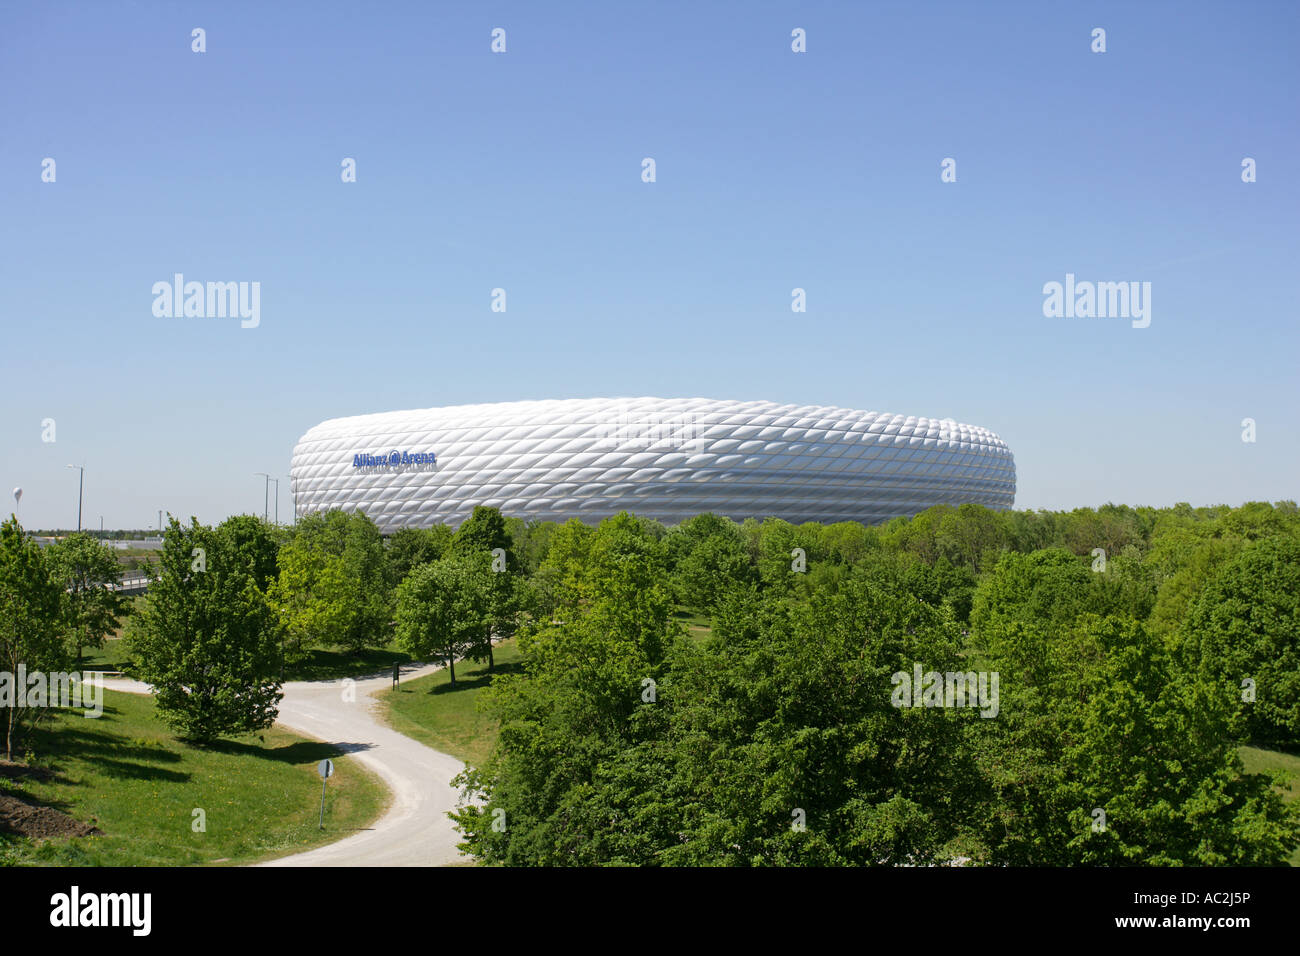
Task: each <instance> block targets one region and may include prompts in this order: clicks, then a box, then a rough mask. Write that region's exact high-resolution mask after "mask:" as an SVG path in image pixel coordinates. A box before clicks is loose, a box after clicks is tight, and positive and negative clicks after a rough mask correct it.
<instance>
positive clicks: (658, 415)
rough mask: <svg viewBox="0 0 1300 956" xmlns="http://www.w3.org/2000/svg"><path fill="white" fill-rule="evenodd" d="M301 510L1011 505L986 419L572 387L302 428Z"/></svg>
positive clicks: (875, 517)
mask: <svg viewBox="0 0 1300 956" xmlns="http://www.w3.org/2000/svg"><path fill="white" fill-rule="evenodd" d="M291 479H292V490H293V495H294V500H295V509H296V511H297V513H298V515H299V516H302V515H304V514H307V513H309V512H313V511H323V510H328V509H332V508H340V509H343V510H345V511H357V510H360V511H364V512H365V513H366V514H367V515H369V516H370V517H371V518H372V519H373V520H374V521H375V523H376V524H378V525H379V527H380V529H381V530H382V531H383V532H385V533H389V532H392V531H395V530H397V529H398V528H402V527H408V526H410V527H428V526H430V525H433V524H440V523H442V524H449V525H452V526H456V525H459V524H460V523H461V522H462V521H464V520H465V519H466V518H468V517H469V515H470V513H471V512H472V511H473V510H474V506H475V505H491V506H493V507H496V508H498V509H500V510H501V512H502V513H504V514H506V515H517V516H519V517H522V518H538V519H544V520H552V521H565V520H567V519H569V518H574V517H577V518H582V519H584V520H590V521H597V520H599V519H601V518H605V517H608V516H610V515H613V514H617V513H618V512H620V511H624V510H627V511H631V512H634V513H636V514H638V515H643V516H645V517H648V518H656V519H658V520H660V521H662V522H664V523H666V524H676V523H677V522H679V521H682V520H684V519H686V518H689V517H691V516H692V515H696V514H699V513H701V512H705V511H711V512H715V513H717V514H722V515H727V516H729V517H731V518H734V519H736V520H741V519H744V518H746V517H757V518H762V517H766V516H775V517H779V518H784V519H786V520H788V521H791V522H794V523H799V522H803V521H820V522H834V521H844V520H854V521H861V522H863V523H875V522H880V521H885V520H888V519H890V518H894V517H898V516H900V515H912V514H916V513H917V512H919V511H923V510H925V509H926V508H929V507H930V506H932V505H937V504H952V505H958V504H962V503H965V502H974V503H977V504H982V505H987V506H988V507H990V508H997V509H1005V508H1010V507H1011V506H1012V505H1013V503H1014V501H1015V494H1016V467H1015V460H1014V458H1013V457H1012V455H1011V450H1010V449H1009V448H1008V447H1007V445H1006V443H1005V442H1004V441H1002V439H1000V438H999V437H998V436H997V435H995V434H994V433H993V432H991V431H989V430H988V429H985V428H979V427H977V426H974V425H963V424H959V423H957V422H954V421H952V420H951V419H933V418H917V417H912V416H904V415H890V414H885V413H881V412H867V411H853V410H850V409H845V408H832V407H827V406H817V405H777V404H773V403H771V402H757V401H754V402H736V401H713V400H709V399H659V398H631V399H614V398H602V399H569V400H556V401H530V402H503V403H498V404H489V405H459V406H451V407H445V408H429V409H420V410H413V411H401V412H383V413H380V414H375V415H357V416H353V417H349V418H334V419H330V420H329V421H326V422H322V423H321V424H319V425H317V426H315V427H314V428H312V429H311V430H309V431H308V432H307V433H306V434H305V435H303V436H302V438H301V439H299V441H298V444H297V446H296V447H295V448H294V452H293V465H292V470H291Z"/></svg>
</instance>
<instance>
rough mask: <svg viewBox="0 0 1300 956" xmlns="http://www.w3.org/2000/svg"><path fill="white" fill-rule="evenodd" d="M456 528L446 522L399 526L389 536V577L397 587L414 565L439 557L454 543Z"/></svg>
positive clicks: (390, 581) (392, 584)
mask: <svg viewBox="0 0 1300 956" xmlns="http://www.w3.org/2000/svg"><path fill="white" fill-rule="evenodd" d="M451 538H452V531H451V528H449V527H447V526H446V525H445V524H436V525H434V526H433V527H431V528H399V529H398V530H397V531H395V532H393V534H392V535H391V536H390V537H389V538H388V546H387V549H386V554H387V557H388V580H389V584H390V585H391V586H392V587H394V588H395V587H397V586H398V585H399V584H401V583H402V581H403V580H405V578H406V576H407V575H408V574H410V573H411V571H412V569H414V568H416V567H418V566H420V565H421V564H428V563H429V562H430V561H437V560H438V559H439V558H441V557H442V556H443V555H444V554H446V553H447V549H448V548H449V547H450V546H451Z"/></svg>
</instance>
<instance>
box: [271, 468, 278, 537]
mask: <svg viewBox="0 0 1300 956" xmlns="http://www.w3.org/2000/svg"><path fill="white" fill-rule="evenodd" d="M271 480H272V481H274V482H275V526H276V527H277V528H278V527H279V526H280V479H279V478H272V479H271Z"/></svg>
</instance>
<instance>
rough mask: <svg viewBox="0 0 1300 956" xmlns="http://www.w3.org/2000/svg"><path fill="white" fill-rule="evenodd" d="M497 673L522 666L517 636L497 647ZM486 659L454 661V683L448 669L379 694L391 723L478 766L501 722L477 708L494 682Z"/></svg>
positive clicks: (402, 731) (515, 669) (506, 672)
mask: <svg viewBox="0 0 1300 956" xmlns="http://www.w3.org/2000/svg"><path fill="white" fill-rule="evenodd" d="M493 653H494V656H495V657H496V670H495V671H494V672H493V673H495V674H510V673H517V672H518V671H519V669H520V667H521V664H520V654H519V648H518V647H517V646H516V645H515V641H514V639H513V638H512V639H510V640H506V641H502V642H501V643H500V644H498V645H497V646H496V648H495V650H494V652H493ZM492 676H493V674H489V673H488V669H487V662H486V661H485V662H483V663H482V664H476V663H474V662H472V661H458V662H457V663H456V686H455V687H452V686H451V679H450V676H449V675H448V673H447V670H446V668H443V669H442V670H440V671H438V672H437V673H434V674H430V675H429V676H428V677H421V678H420V679H419V680H414V681H411V682H410V683H403V684H402V685H401V686H399V687H398V688H397V690H388V691H384V692H383V693H382V694H378V695H376V696H377V697H378V698H379V700H380V701H381V706H382V713H383V714H384V716H385V718H386V719H387V721H388V724H389V726H390V727H392V728H393V729H394V730H396V731H398V732H399V733H403V734H406V736H408V737H411V738H414V739H415V740H418V741H420V743H422V744H427V745H428V746H430V747H432V748H433V749H434V750H438V751H441V752H442V753H446V754H451V755H452V756H453V757H456V758H458V759H460V760H463V761H465V762H466V763H468V764H470V765H472V766H479V765H481V764H482V762H483V761H484V760H485V759H487V755H488V754H489V753H491V751H492V746H493V744H495V743H496V739H497V723H496V720H494V719H493V718H492V717H491V716H489V715H488V714H486V713H484V712H483V710H482V709H481V708H480V707H479V706H478V701H479V700H480V698H481V697H482V695H483V691H484V690H485V689H486V688H487V687H488V685H489V684H491V683H492Z"/></svg>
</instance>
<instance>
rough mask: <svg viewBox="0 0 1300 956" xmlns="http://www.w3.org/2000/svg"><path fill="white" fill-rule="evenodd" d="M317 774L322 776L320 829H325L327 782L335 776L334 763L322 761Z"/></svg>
mask: <svg viewBox="0 0 1300 956" xmlns="http://www.w3.org/2000/svg"><path fill="white" fill-rule="evenodd" d="M316 772H317V773H318V774H320V828H321V829H322V830H324V829H325V781H326V780H328V779H329V778H330V777H331V776H333V774H334V761H333V760H322V761H321V762H320V763H318V764H317V765H316Z"/></svg>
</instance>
